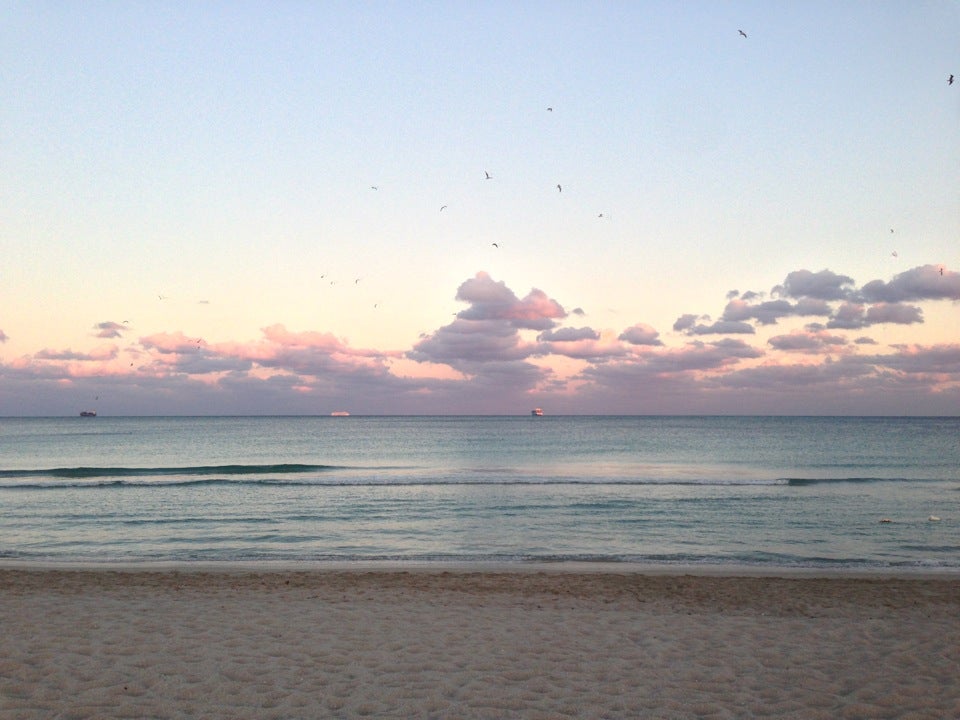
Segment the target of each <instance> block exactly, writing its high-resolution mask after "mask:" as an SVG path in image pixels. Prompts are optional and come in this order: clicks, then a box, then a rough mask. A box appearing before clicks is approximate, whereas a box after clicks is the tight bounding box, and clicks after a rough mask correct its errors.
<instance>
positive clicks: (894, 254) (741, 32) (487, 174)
mask: <svg viewBox="0 0 960 720" xmlns="http://www.w3.org/2000/svg"><path fill="white" fill-rule="evenodd" d="M737 33H738V34H739V35H740V36H741V37H743V38H744V39H746V38H748V37H749V36H748V35H747V33H746V32H745V31H744V30H743V29H738V30H737ZM953 83H954V75H953V73H951V74H950V75H949V76H948V77H947V85H953ZM546 110H547V112H551V113H552V112H553V107H552V106H548V107H547V108H546ZM483 175H484V179H485V180H493V175H491V174H490V172H489V171H488V170H484V171H483ZM556 188H557V192H558V193H562V192H563V185H561V184H560V183H557V185H556ZM370 189H371V190H379V189H380V186H379V185H371V186H370ZM447 207H449V206H448V205H441V206H440V212H443V211H444V210H446V209H447ZM597 217H598V218H603V217H604V214H603V213H602V212H601V213H599V214H598V215H597ZM890 232H891V234H892V233H893V228H891V229H890ZM490 244H491V246H492V247H494V248H497V249H499V248H500V245H499V244H498V243H495V242H493V243H490ZM890 254H891V256H892V257H894V258H897V257H899V255H898V253H897V251H896V250H894V251H893V252H891V253H890ZM940 274H941V275H943V268H942V267H941V268H940ZM320 277H321V279H324V278H325V277H326V276H325V275H321V276H320ZM360 280H361V278H356V279H355V280H354V281H353V282H354V284H355V285H356V284H358V283H359V282H360ZM330 284H331V285H335V284H336V281H335V280H331V281H330ZM159 299H160V300H167V299H168V297H167V296H166V295H160V296H159ZM201 302H203V303H206V302H208V301H201ZM374 307H377V305H376V304H375V305H374Z"/></svg>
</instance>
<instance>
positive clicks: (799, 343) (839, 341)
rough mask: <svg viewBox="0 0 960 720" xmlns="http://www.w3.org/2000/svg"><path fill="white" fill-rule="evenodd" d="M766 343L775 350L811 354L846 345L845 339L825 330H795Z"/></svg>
mask: <svg viewBox="0 0 960 720" xmlns="http://www.w3.org/2000/svg"><path fill="white" fill-rule="evenodd" d="M767 343H768V344H769V345H770V346H771V347H774V348H776V349H777V350H786V351H788V352H791V351H794V352H807V353H812V352H821V351H823V350H825V349H830V348H837V347H841V346H843V345H846V344H847V339H846V338H845V337H843V336H841V335H832V334H830V333H828V332H826V331H825V330H796V331H794V332H791V333H789V334H787V335H777V336H775V337H772V338H770V339H769V340H768V341H767Z"/></svg>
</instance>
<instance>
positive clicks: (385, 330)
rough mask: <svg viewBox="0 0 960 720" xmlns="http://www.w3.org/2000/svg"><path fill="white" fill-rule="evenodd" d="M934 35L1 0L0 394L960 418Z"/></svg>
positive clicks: (825, 20) (870, 11)
mask: <svg viewBox="0 0 960 720" xmlns="http://www.w3.org/2000/svg"><path fill="white" fill-rule="evenodd" d="M958 37H960V4H958V3H956V2H946V1H943V2H910V3H905V2H839V3H838V2H818V1H807V0H803V1H802V2H801V1H798V2H778V3H769V2H737V1H733V2H723V3H718V2H596V3H592V2H576V3H573V2H563V1H560V2H557V1H556V0H552V1H551V2H496V1H494V2H485V3H474V2H456V1H454V2H448V3H419V2H389V1H386V0H384V1H383V2H336V1H335V0H332V1H331V2H323V3H313V2H283V1H281V2H271V3H256V2H223V3H220V2H204V3H189V2H168V3H151V2H129V3H115V2H97V1H94V2H83V3H80V2H43V1H40V2H37V1H35V0H31V1H30V2H19V1H11V0H0V97H2V98H3V102H0V415H2V416H47V415H53V416H58V415H76V414H78V412H79V411H80V410H88V409H93V410H96V411H97V412H98V413H99V414H101V415H195V414H319V415H324V414H329V413H330V412H334V411H346V412H350V413H353V414H434V413H438V414H526V413H529V411H530V409H531V408H533V407H542V408H543V410H544V413H545V414H548V415H551V414H557V415H559V414H778V415H779V414H786V415H792V414H804V415H821V414H822V415H838V414H839V415H846V414H865V415H875V414H877V415H900V414H908V415H956V414H958V411H960V322H958V320H960V242H958V241H960V143H958V140H960V43H958V41H957V38H958ZM951 74H956V75H957V78H958V79H957V81H956V82H955V83H954V84H952V85H951V84H949V83H948V79H949V77H950V75H951Z"/></svg>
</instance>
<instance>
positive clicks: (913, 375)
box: [0, 265, 960, 415]
mask: <svg viewBox="0 0 960 720" xmlns="http://www.w3.org/2000/svg"><path fill="white" fill-rule="evenodd" d="M454 298H455V299H456V300H457V301H458V302H459V303H461V304H462V305H463V307H462V309H461V310H460V311H459V312H457V313H456V315H455V316H454V318H453V320H452V321H451V322H449V323H448V324H446V325H443V326H441V327H439V328H437V329H435V330H433V331H432V332H429V333H425V334H423V335H422V336H421V337H420V338H419V339H417V340H416V342H414V343H413V344H412V346H410V347H409V348H406V349H402V348H401V349H393V350H383V349H374V348H358V347H353V346H352V345H351V344H350V343H349V342H347V341H346V340H344V339H343V338H338V337H336V336H334V335H332V334H330V333H328V332H324V331H322V330H292V329H289V328H287V327H286V326H285V325H283V324H280V323H275V324H272V325H268V326H266V327H263V328H261V331H260V337H258V338H255V339H253V340H247V341H230V342H218V343H210V342H207V341H206V340H204V339H203V338H199V337H193V336H189V335H186V334H184V333H183V332H182V331H179V330H159V331H157V332H152V333H149V334H143V335H140V336H139V337H136V338H131V337H130V335H131V332H130V329H129V327H128V325H127V324H125V323H116V322H113V321H105V322H98V323H95V324H94V326H93V329H94V332H93V333H92V334H93V335H94V336H95V337H97V338H98V339H113V340H120V341H122V343H123V344H109V345H99V346H96V347H93V348H90V349H81V350H74V349H70V348H61V349H57V348H44V349H42V350H38V351H36V352H34V353H32V354H29V355H26V356H21V357H17V358H5V359H3V360H2V361H0V397H2V399H3V410H2V411H3V413H4V414H8V415H17V414H23V415H31V414H73V412H74V410H75V409H76V408H77V407H83V406H86V405H88V404H89V402H88V399H89V398H91V397H98V398H101V400H100V402H101V403H105V404H106V406H107V407H108V408H109V412H113V413H114V414H207V413H237V414H247V413H252V414H265V413H292V414H301V413H304V414H324V413H327V412H330V411H332V410H340V409H346V410H349V411H351V412H355V413H368V414H371V413H386V414H394V413H396V414H406V413H410V414H418V413H517V412H526V410H527V409H528V407H527V406H531V407H532V406H534V405H538V406H542V407H545V408H549V409H550V411H551V413H555V414H560V413H578V414H589V413H785V414H792V413H814V414H816V413H824V414H833V413H863V414H872V413H882V414H903V413H907V414H951V413H952V414H955V413H956V408H957V407H960V343H957V344H935V345H927V346H925V345H922V344H898V345H891V346H887V348H886V350H885V351H884V350H882V346H881V345H880V343H878V341H877V340H876V339H874V338H873V337H871V336H869V335H865V334H863V331H864V329H868V328H875V327H877V326H884V325H886V326H901V327H904V328H910V327H912V326H919V325H922V324H923V323H924V312H923V309H924V308H923V305H924V304H929V303H943V302H953V303H956V302H958V301H960V274H958V273H955V272H952V271H947V270H945V269H943V268H941V267H939V266H935V265H924V266H919V267H916V268H913V269H910V270H907V271H905V272H902V273H900V274H898V275H895V276H893V277H892V278H890V279H889V280H871V281H869V282H867V283H866V284H864V285H862V286H858V285H857V284H856V282H855V281H854V280H853V278H851V277H849V276H847V275H843V274H840V273H835V272H832V271H830V270H826V269H824V270H819V271H816V272H812V271H809V270H806V269H800V270H795V271H792V272H790V273H788V274H787V275H786V277H785V278H784V280H783V281H782V282H781V283H779V284H777V285H774V286H773V287H771V288H770V289H769V291H765V292H755V291H747V292H744V293H740V292H739V291H735V290H734V291H730V292H729V293H727V294H726V297H724V298H718V300H719V303H718V304H719V305H721V306H722V311H721V313H720V315H719V317H718V319H716V320H712V319H711V316H710V315H709V314H707V313H702V312H695V313H685V314H682V315H680V316H678V318H677V320H676V322H675V323H674V324H673V326H672V328H671V329H670V330H671V331H672V332H671V333H670V334H669V336H668V337H669V338H670V339H669V342H668V340H667V339H665V337H664V336H663V335H661V332H660V331H659V330H658V329H656V328H655V327H653V326H652V325H650V324H649V323H647V322H644V320H643V319H642V318H637V319H636V321H635V322H633V323H631V324H629V325H627V326H625V327H620V328H609V327H591V326H588V325H583V324H582V323H583V318H584V317H585V315H586V313H584V312H583V311H582V310H581V309H580V308H579V307H576V308H575V309H574V310H571V311H567V310H565V308H564V305H563V304H562V303H561V301H560V300H558V299H555V298H553V297H551V296H550V294H549V293H548V292H546V291H545V290H543V289H540V288H537V287H532V288H530V289H529V290H527V291H526V293H525V294H523V295H522V296H521V295H518V294H517V293H516V292H514V290H513V289H511V288H509V287H507V285H506V284H505V283H504V282H503V281H500V280H496V279H494V278H493V277H491V276H490V275H489V274H488V273H485V272H478V273H477V274H476V275H474V276H473V277H471V278H468V279H466V280H465V281H463V282H462V283H461V284H460V286H459V287H458V288H457V289H456V292H455V294H454ZM572 300H574V301H576V300H577V298H572ZM783 325H787V327H784V328H783V329H782V330H781V331H780V332H777V329H780V326H783ZM6 339H7V338H6V335H5V334H4V333H3V332H2V331H0V342H5V341H6ZM108 414H109V413H108Z"/></svg>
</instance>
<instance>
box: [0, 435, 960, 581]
mask: <svg viewBox="0 0 960 720" xmlns="http://www.w3.org/2000/svg"><path fill="white" fill-rule="evenodd" d="M0 560H3V561H26V562H34V563H80V564H83V563H97V564H100V563H108V564H109V563H130V562H136V563H150V562H178V563H190V562H198V561H204V562H219V561H243V562H258V561H287V562H294V563H296V562H315V561H348V562H360V563H362V562H365V561H387V562H391V563H399V564H401V565H402V564H403V563H423V562H436V563H440V562H457V563H485V562H496V563H531V562H561V561H587V562H604V563H642V564H651V565H685V566H686V565H745V566H752V567H757V568H786V569H790V568H851V569H852V568H863V569H887V568H897V569H905V568H921V569H931V570H940V569H942V570H948V571H952V570H957V569H960V418H956V417H952V418H913V417H909V418H887V417H884V418H879V417H877V418H874V417H865V418H848V417H844V418H834V417H634V416H630V417H613V416H598V417H582V416H576V417H569V416H568V417H551V416H544V417H529V416H527V417H490V416H481V417H459V416H438V417H395V416H391V417H357V416H348V417H150V418H126V417H119V418H113V417H102V416H101V417H96V418H79V417H71V418H0Z"/></svg>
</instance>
